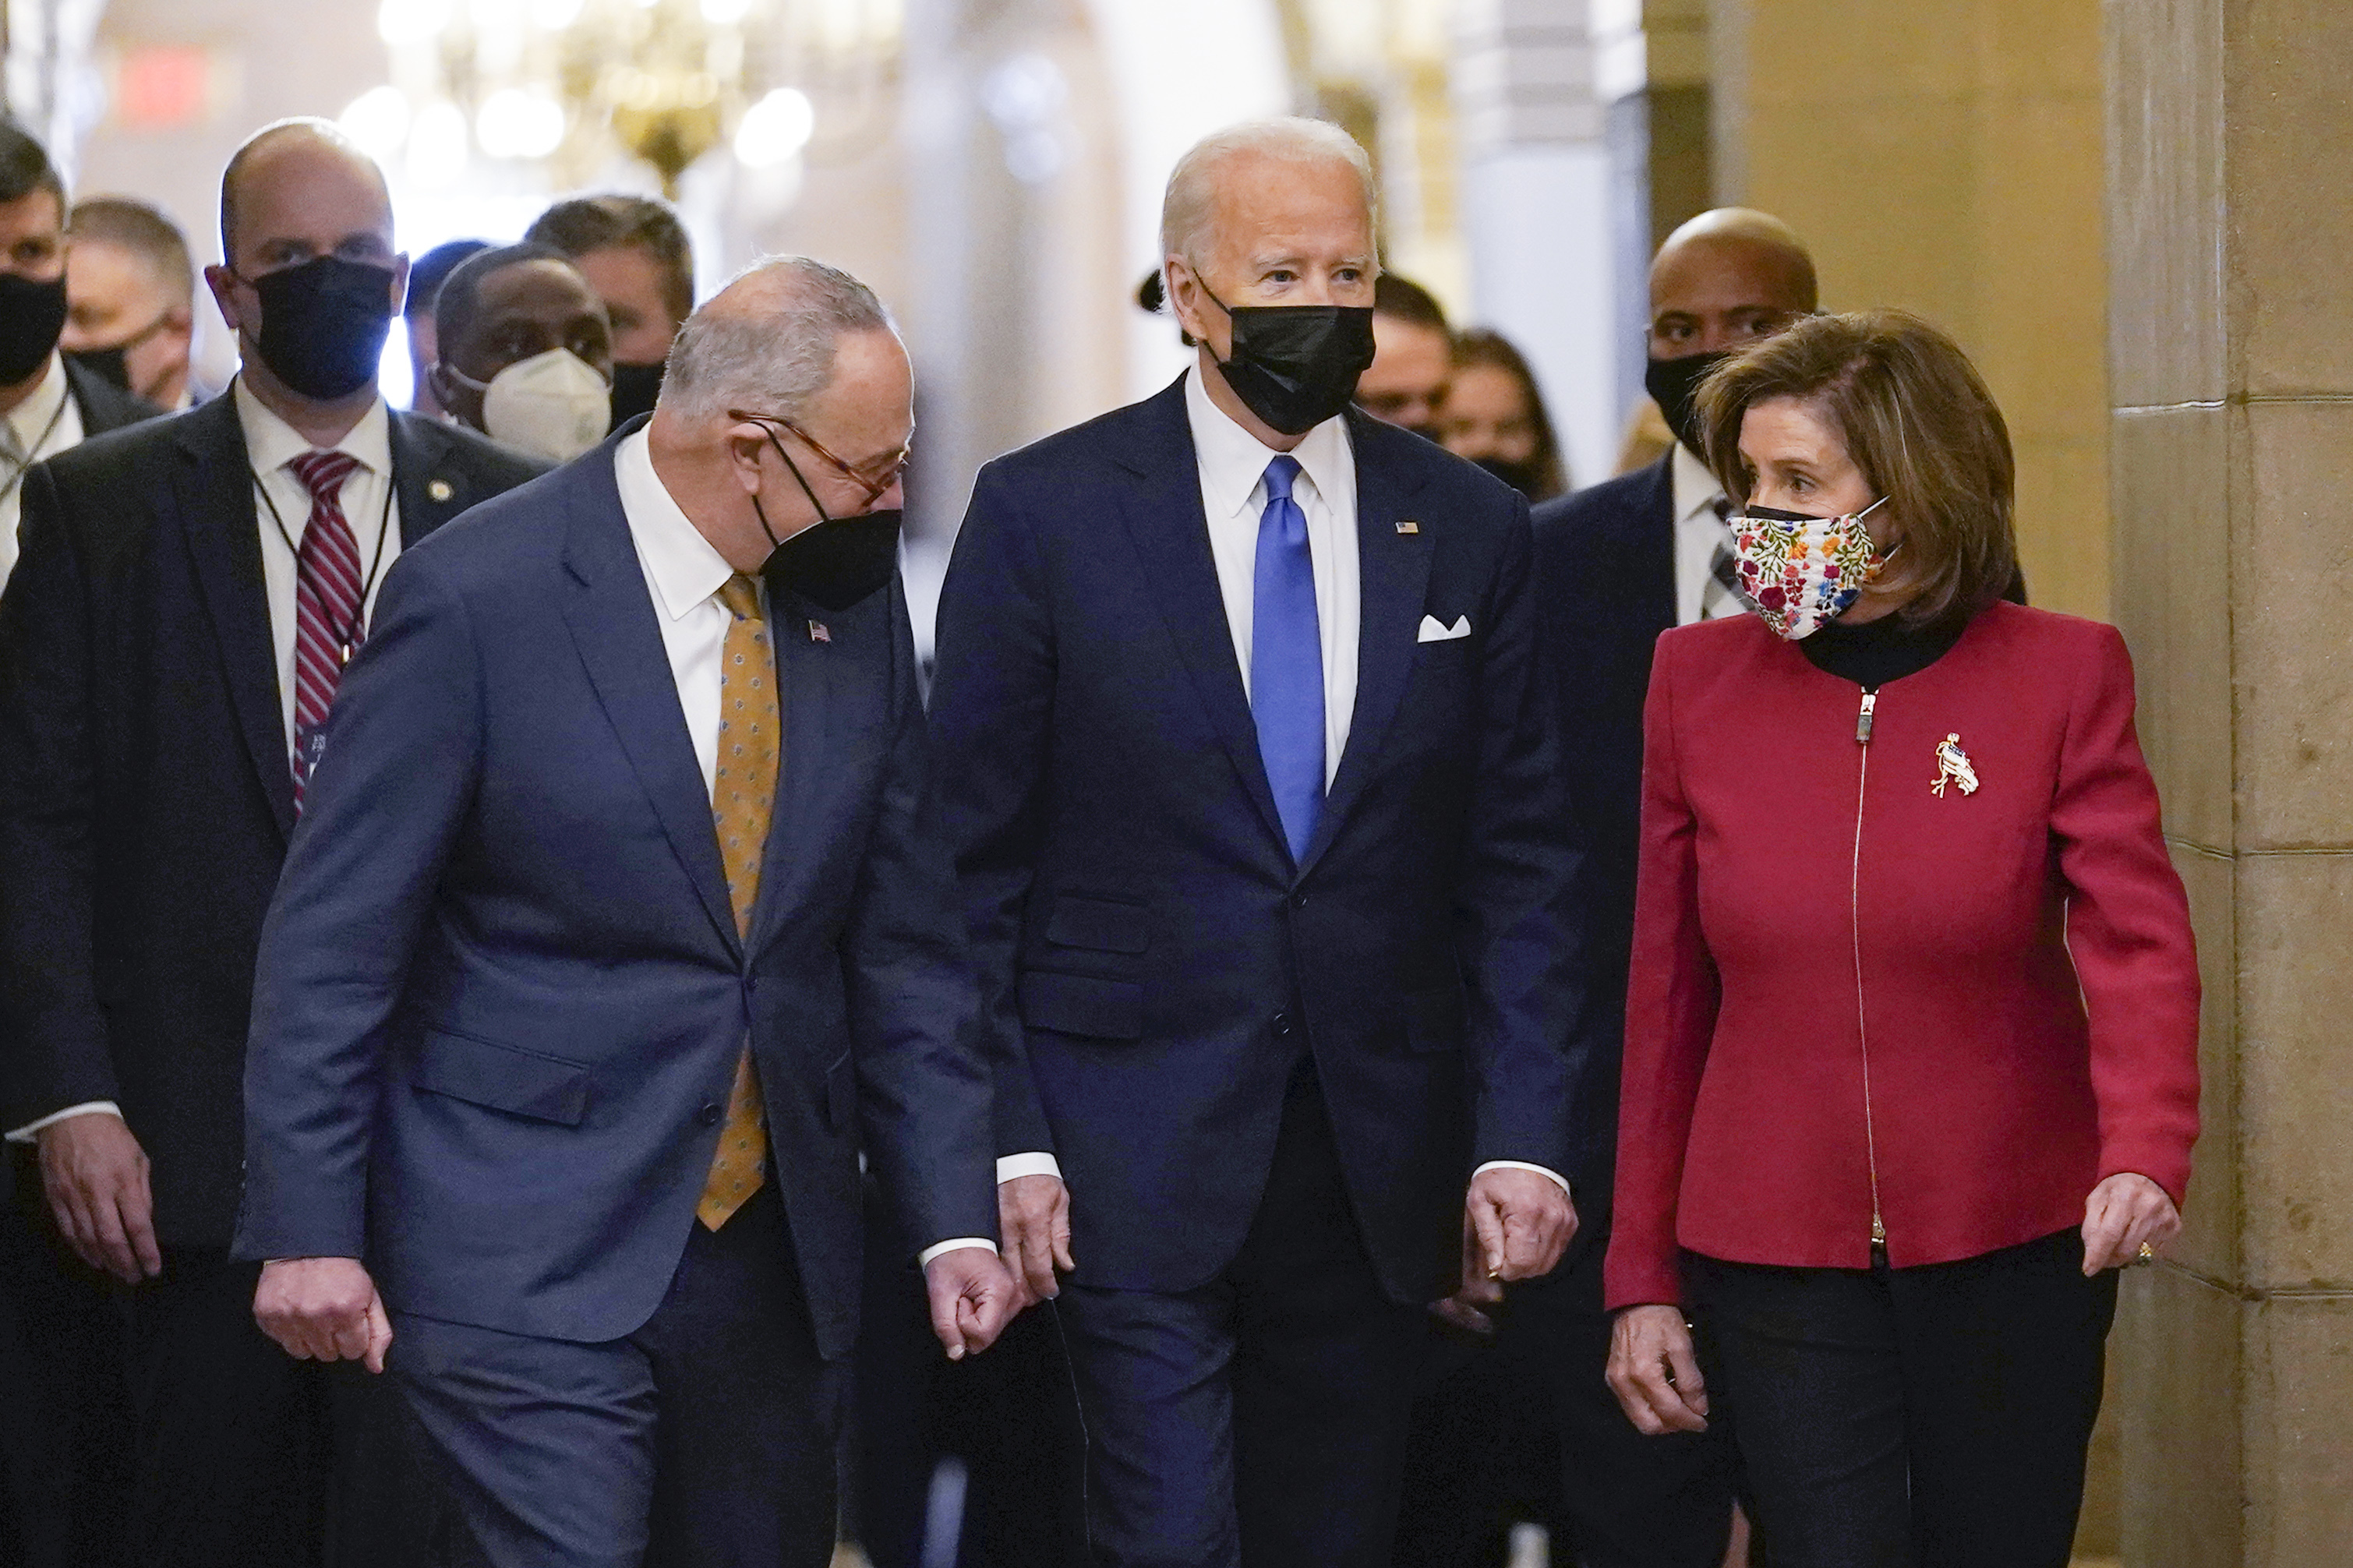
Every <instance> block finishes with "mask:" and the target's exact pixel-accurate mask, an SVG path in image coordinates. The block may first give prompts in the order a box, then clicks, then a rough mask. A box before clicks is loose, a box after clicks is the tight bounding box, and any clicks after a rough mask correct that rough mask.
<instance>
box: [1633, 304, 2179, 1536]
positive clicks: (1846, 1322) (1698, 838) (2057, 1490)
mask: <svg viewBox="0 0 2353 1568" xmlns="http://www.w3.org/2000/svg"><path fill="white" fill-rule="evenodd" d="M1702 404H1703V406H1704V409H1705V410H1706V411H1707V416H1708V423H1709V445H1710V448H1711V451H1712V453H1713V454H1714V459H1715V467H1716V468H1717V469H1718V472H1719V474H1720V476H1721V478H1722V479H1723V480H1724V484H1725V492H1726V493H1727V494H1728V495H1731V496H1733V497H1734V498H1736V500H1737V501H1738V502H1740V504H1741V515H1738V516H1736V517H1734V518H1733V519H1732V520H1731V525H1732V528H1733V531H1734V539H1735V544H1736V548H1735V552H1734V555H1735V560H1736V569H1737V571H1738V573H1739V574H1740V578H1741V584H1742V588H1743V591H1744V593H1745V595H1746V596H1747V597H1748V599H1749V601H1750V603H1751V605H1752V606H1754V607H1755V608H1756V610H1757V614H1756V615H1753V616H1738V617H1736V618H1733V619H1730V620H1719V621H1714V622H1707V623H1702V624H1700V625H1696V626H1686V627H1683V628H1682V629H1680V630H1675V631H1670V632H1668V633H1667V634H1666V635H1665V636H1664V637H1662V639H1661V640H1660V643H1659V650H1658V658H1657V664H1656V668H1655V672H1654V674H1653V676H1652V679H1651V693H1650V700H1649V706H1648V710H1647V716H1646V721H1645V723H1646V731H1645V734H1646V739H1645V751H1644V757H1643V773H1644V795H1643V809H1642V846H1641V856H1642V858H1641V893H1640V897H1639V903H1638V912H1637V916H1636V922H1635V946H1634V959H1633V974H1632V981H1631V985H1630V993H1629V998H1628V1020H1627V1031H1626V1064H1625V1089H1624V1095H1623V1100H1622V1105H1621V1112H1620V1123H1619V1153H1618V1190H1617V1204H1616V1224H1615V1232H1614V1236H1613V1238H1612V1240H1611V1243H1610V1247H1609V1258H1608V1265H1607V1281H1608V1285H1607V1289H1608V1298H1609V1305H1610V1306H1611V1307H1612V1308H1613V1309H1618V1310H1619V1317H1618V1320H1617V1325H1616V1331H1615V1334H1616V1337H1615V1342H1614V1345H1613V1350H1612V1354H1611V1359H1610V1366H1609V1381H1610V1385H1611V1387H1612V1388H1613V1389H1614V1390H1615V1391H1616V1393H1617V1394H1618V1397H1619V1399H1620V1402H1621V1403H1622V1404H1623V1405H1625V1407H1626V1410H1627V1414H1628V1415H1629V1416H1630V1418H1631V1419H1632V1420H1633V1421H1634V1423H1635V1425H1636V1426H1640V1427H1641V1429H1642V1430H1644V1431H1645V1432H1652V1433H1657V1432H1665V1431H1671V1430H1693V1429H1697V1428H1700V1427H1703V1426H1704V1425H1705V1424H1706V1419H1707V1417H1708V1415H1709V1413H1710V1410H1711V1402H1712V1401H1713V1405H1714V1407H1715V1409H1716V1410H1717V1411H1718V1413H1719V1414H1725V1413H1728V1414H1729V1415H1730V1416H1731V1418H1732V1421H1733V1426H1734V1430H1735V1434H1736V1438H1737V1440H1738V1442H1739V1444H1740V1447H1741V1452H1742V1455H1743V1458H1744V1459H1745V1461H1746V1466H1747V1468H1748V1473H1749V1478H1750V1484H1751V1486H1752V1488H1753V1490H1754V1494H1755V1501H1756V1504H1757V1513H1758V1515H1759V1521H1760V1523H1761V1526H1762V1528H1763V1531H1764V1533H1765V1536H1766V1538H1767V1541H1768V1542H1770V1547H1771V1552H1772V1557H1773V1562H1774V1564H1775V1568H1887V1565H1897V1564H1901V1565H1912V1568H1964V1565H1967V1568H1980V1565H1981V1568H2045V1565H2047V1568H2063V1564H2064V1563H2066V1562H2067V1559H2068V1554H2069V1548H2070V1543H2071V1542H2072V1539H2073V1533H2074V1526H2075V1516H2076V1513H2077V1511H2078V1510H2079V1508H2080V1506H2081V1502H2082V1493H2083V1475H2084V1447H2085V1445H2086V1443H2087V1442H2088V1440H2089V1438H2090V1436H2091V1430H2092V1424H2093V1420H2094V1416H2095V1415H2097V1413H2098V1409H2099V1401H2100V1388H2101V1375H2102V1370H2103V1363H2104V1357H2105V1340H2106V1335H2107V1331H2108V1325H2109V1322H2110V1320H2111V1318H2112V1317H2113V1315H2114V1311H2115V1303H2116V1276H2115V1274H2114V1273H2113V1272H2111V1270H2113V1269H2114V1268H2117V1267H2119V1266H2121V1265H2123V1264H2126V1263H2128V1262H2132V1261H2134V1260H2136V1259H2146V1258H2150V1257H2152V1256H2154V1252H2155V1249H2156V1248H2158V1247H2162V1246H2164V1245H2165V1243H2166V1242H2168V1240H2170V1239H2171V1238H2172V1237H2173V1236H2174V1234H2175V1233H2176V1232H2177V1231H2178V1230H2179V1217H2178V1210H2179V1205H2180V1202H2181V1198H2182V1191H2183V1187H2184V1185H2185V1184H2187V1182H2188V1180H2189V1149H2190V1144H2191V1142H2192V1141H2193V1140H2194V1139H2195V1137H2196V1136H2197V1130H2198V1113H2197V1102H2198V1065H2197V1033H2198V973H2197V963H2196V956H2195V953H2194V951H2193V949H2192V945H2191V939H2190V932H2189V911H2188V906H2187V902H2186V900H2184V898H2183V895H2182V889H2181V883H2180V880H2179V878H2178V877H2177V876H2176V875H2175V874H2174V871H2173V868H2172V866H2171V863H2170V862H2169V861H2168V858H2167V855H2166V849H2165V846H2164V843H2163V840H2162V838H2161V837H2160V831H2159V823H2158V799H2157V790H2156V787H2155V785H2154V784H2153V783H2152V782H2151V780H2150V778H2149V774H2148V769H2147V764H2146V763H2144V762H2143V760H2142V757H2141V752H2140V748H2139V744H2138V742H2137V741H2136V740H2135V738H2134V733H2133V718H2132V711H2133V685H2132V669H2131V666H2130V663H2129V661H2128V660H2127V658H2126V653H2125V647H2124V642H2123V639H2122V638H2120V637H2118V636H2117V635H2116V631H2115V630H2114V629H2113V628H2111V627H2109V626H2102V625H2100V624H2097V623H2095V622H2092V621H2084V620H2077V619H2074V618H2073V617H2071V616H2059V615H2052V614H2047V613H2045V612H2042V611H2038V610H2031V609H2027V608H2024V607H2023V606H2021V605H2011V604H2006V603H2002V602H2000V595H2001V592H2002V590H2003V588H2004V587H2005V585H2007V584H2009V583H2010V580H2011V575H2012V574H2013V572H2014V571H2015V569H2016V562H2017V552H2016V546H2015V543H2014V541H2013V536H2012V532H2011V526H2010V500H2011V487H2012V467H2011V459H2010V443H2009V437H2008V436H2007V434H2006V432H2005V431H2004V428H2003V426H2002V421H2001V416H2000V412H1999V410H1997V409H1996V408H1995V406H1994V405H1993V401H1992V399H1991V397H1990V396H1989V395H1988V394H1987V392H1986V390H1985V386H1984V384H1983V383H1982V382H1981V381H1980V380H1979V379H1978V375H1977V374H1976V372H1975V371H1974V370H1973V369H1971V367H1970V366H1969V364H1968V361H1967V359H1966V358H1965V357H1964V356H1963V355H1962V354H1961V353H1960V351H1959V349H1957V347H1955V346H1954V345H1953V343H1952V342H1950V340H1948V339H1947V338H1946V337H1945V336H1944V335H1943V334H1942V333H1940V332H1938V331H1936V329H1934V328H1932V327H1930V326H1928V325H1927V324H1926V323H1925V322H1923V321H1918V320H1917V319H1915V318H1913V317H1909V316H1905V315H1902V314H1899V313H1896V312H1890V311H1873V312H1867V313H1863V314H1859V315H1849V316H1820V317H1814V318H1811V319H1810V320H1807V321H1802V322H1800V323H1799V324H1798V325H1796V326H1795V327H1792V328H1791V329H1790V330H1788V331H1787V332H1785V333H1783V334H1781V335H1780V336H1778V337H1777V338H1774V339H1772V340H1770V341H1768V342H1765V343H1762V344H1760V345H1758V346H1757V347H1756V348H1753V349H1751V350H1749V351H1747V352H1746V353H1745V354H1743V355H1742V356H1741V357H1740V358H1739V359H1737V360H1735V361H1732V362H1730V363H1727V364H1725V366H1724V367H1722V368H1721V369H1719V370H1718V371H1716V372H1715V374H1713V375H1712V376H1711V377H1710V378H1709V382H1708V384H1707V385H1706V386H1705V388H1704V391H1703V394H1702ZM1686 1314H1688V1319H1687V1317H1686ZM1694 1329H1695V1330H1696V1331H1697V1334H1698V1339H1699V1345H1698V1347H1695V1346H1694ZM1702 1351H1704V1352H1705V1353H1704V1354H1702V1353H1700V1352H1702ZM1703 1364H1704V1365H1705V1367H1706V1369H1707V1375H1706V1380H1705V1381H1703V1374H1702V1366H1703Z"/></svg>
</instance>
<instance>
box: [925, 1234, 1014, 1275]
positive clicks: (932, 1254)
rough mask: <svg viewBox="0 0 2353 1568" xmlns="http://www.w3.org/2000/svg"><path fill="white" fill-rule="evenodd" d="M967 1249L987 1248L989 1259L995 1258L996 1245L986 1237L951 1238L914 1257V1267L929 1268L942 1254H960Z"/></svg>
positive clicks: (927, 1248) (926, 1248) (934, 1244)
mask: <svg viewBox="0 0 2353 1568" xmlns="http://www.w3.org/2000/svg"><path fill="white" fill-rule="evenodd" d="M965 1247H987V1248H988V1252H989V1256H990V1257H992V1258H994V1257H995V1256H997V1243H995V1242H993V1241H991V1240H989V1239H988V1238H987V1237H985V1236H958V1237H951V1238H949V1239H948V1240H946V1241H940V1242H934V1243H933V1244H932V1245H931V1246H929V1247H925V1248H923V1251H921V1252H919V1253H917V1254H916V1255H915V1266H916V1267H917V1268H930V1267H931V1266H932V1259H933V1258H937V1257H939V1256H941V1255H942V1254H943V1253H949V1252H962V1251H963V1250H964V1249H965Z"/></svg>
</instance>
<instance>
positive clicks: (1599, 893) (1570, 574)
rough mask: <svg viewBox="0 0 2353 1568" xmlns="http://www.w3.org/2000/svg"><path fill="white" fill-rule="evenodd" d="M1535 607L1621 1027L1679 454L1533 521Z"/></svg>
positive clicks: (1669, 582) (1610, 1130)
mask: <svg viewBox="0 0 2353 1568" xmlns="http://www.w3.org/2000/svg"><path fill="white" fill-rule="evenodd" d="M1533 521H1534V525H1535V583H1536V595H1535V597H1536V602H1537V603H1538V604H1539V605H1542V606H1543V615H1544V633H1545V644H1546V656H1547V659H1546V664H1547V684H1548V685H1549V686H1550V688H1551V692H1550V695H1551V698H1552V700H1553V704H1554V711H1555V714H1556V717H1557V719H1558V721H1559V724H1560V729H1561V752H1560V754H1561V765H1562V771H1563V773H1565V775H1566V776H1567V783H1568V797H1569V805H1570V810H1571V811H1572V813H1573V814H1574V816H1575V817H1576V819H1577V824H1578V826H1579V827H1580V829H1581V830H1582V832H1583V833H1584V834H1585V836H1586V837H1587V840H1588V842H1589V843H1590V844H1591V846H1592V867H1593V878H1592V919H1591V927H1592V932H1593V959H1594V973H1595V975H1596V976H1597V982H1596V984H1597V986H1598V988H1599V994H1600V996H1601V998H1602V1005H1604V1006H1605V1007H1606V1008H1607V1009H1608V1011H1609V1013H1610V1015H1611V1016H1612V1018H1613V1020H1614V1019H1622V1016H1623V1013H1624V1009H1625V1001H1626V972H1627V963H1628V954H1629V952H1630V948H1631V945H1632V942H1633V933H1634V868H1635V863H1636V860H1637V858H1638V853H1637V848H1638V846H1637V839H1638V836H1639V833H1640V829H1641V821H1642V701H1643V699H1644V697H1645V696H1646V695H1647V694H1648V692H1649V691H1650V688H1651V653H1652V650H1653V649H1654V648H1655V647H1656V646H1657V643H1658V640H1659V636H1660V634H1661V633H1662V632H1664V631H1666V630H1667V629H1668V628H1670V627H1672V626H1673V625H1674V624H1675V484H1674V453H1673V452H1672V450H1670V451H1669V452H1668V453H1667V455H1666V456H1665V457H1663V458H1660V459H1659V460H1658V461H1657V462H1655V463H1652V464H1651V466H1650V467H1648V468H1638V469H1636V470H1635V471H1634V472H1633V473H1630V474H1622V475H1620V476H1619V477H1618V478H1616V479H1607V480H1604V481H1603V482H1602V483H1600V484H1598V485H1594V486H1592V487H1590V488H1589V489H1582V490H1579V491H1577V493H1576V494H1575V495H1569V496H1563V497H1561V498H1560V499H1558V500H1550V501H1546V503H1545V504H1544V505H1542V506H1540V507H1538V508H1536V510H1535V515H1534V520H1533ZM1620 1037H1621V1030H1620V1029H1617V1028H1613V1030H1612V1032H1611V1036H1610V1038H1611V1041H1612V1044H1611V1047H1610V1048H1609V1049H1607V1050H1604V1051H1601V1052H1600V1053H1599V1058H1600V1060H1599V1062H1598V1063H1597V1064H1596V1067H1595V1070H1594V1071H1593V1073H1592V1075H1591V1081H1592V1084H1593V1092H1592V1093H1591V1094H1590V1095H1588V1098H1587V1101H1586V1104H1585V1106H1584V1107H1583V1108H1582V1109H1583V1110H1585V1112H1586V1113H1587V1114H1588V1116H1589V1117H1590V1118H1591V1119H1592V1121H1591V1125H1590V1128H1589V1133H1590V1136H1589V1137H1588V1140H1587V1142H1586V1147H1587V1148H1588V1151H1589V1152H1590V1158H1589V1159H1588V1162H1587V1163H1586V1165H1585V1166H1584V1168H1583V1169H1581V1170H1580V1171H1578V1172H1577V1178H1578V1180H1577V1199H1578V1204H1577V1212H1578V1215H1579V1217H1580V1218H1581V1219H1582V1220H1583V1221H1584V1228H1583V1229H1582V1230H1581V1231H1580V1232H1579V1234H1578V1237H1577V1240H1578V1243H1579V1245H1580V1246H1592V1245H1596V1244H1598V1243H1599V1241H1600V1240H1601V1239H1602V1238H1603V1237H1606V1236H1607V1234H1608V1229H1609V1227H1608V1217H1609V1178H1610V1173H1611V1166H1612V1163H1613V1156H1614V1155H1615V1153H1616V1150H1617V1124H1618V1065H1619V1058H1620V1049H1619V1048H1618V1046H1617V1042H1618V1040H1619V1039H1620Z"/></svg>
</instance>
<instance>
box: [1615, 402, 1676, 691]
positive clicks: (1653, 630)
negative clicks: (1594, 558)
mask: <svg viewBox="0 0 2353 1568" xmlns="http://www.w3.org/2000/svg"><path fill="white" fill-rule="evenodd" d="M1650 472H1651V488H1650V493H1649V494H1648V495H1647V496H1646V497H1645V498H1644V499H1643V503H1642V508H1641V515H1640V517H1639V518H1638V520H1637V522H1638V526H1639V527H1640V529H1641V532H1640V534H1639V535H1638V536H1637V537H1635V538H1633V539H1630V540H1629V541H1627V555H1628V558H1629V559H1630V562H1631V563H1632V564H1633V568H1634V569H1633V570H1632V571H1630V572H1629V573H1628V574H1627V577H1628V584H1627V586H1628V588H1629V590H1630V595H1629V596H1630V597H1631V598H1632V599H1633V600H1634V604H1633V605H1631V606H1630V607H1631V608H1632V610H1633V611H1634V613H1633V614H1632V615H1631V616H1628V617H1627V620H1628V624H1629V625H1630V626H1636V627H1638V628H1639V633H1638V635H1639V636H1641V638H1642V643H1643V654H1644V658H1645V659H1647V658H1648V657H1649V648H1650V645H1651V643H1653V642H1655V641H1657V640H1658V636H1659V633H1661V632H1662V631H1664V630H1666V629H1667V628H1668V627H1670V626H1673V625H1674V624H1675V449H1674V448H1673V447H1668V448H1667V455H1666V456H1665V457H1663V458H1660V459H1659V460H1658V461H1657V462H1656V463H1653V464H1652V465H1651V470H1650Z"/></svg>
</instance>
